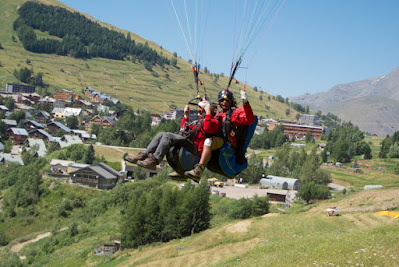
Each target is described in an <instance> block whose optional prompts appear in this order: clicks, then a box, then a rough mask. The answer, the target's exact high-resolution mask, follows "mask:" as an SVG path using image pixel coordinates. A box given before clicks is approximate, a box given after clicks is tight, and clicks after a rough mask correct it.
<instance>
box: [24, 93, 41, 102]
mask: <svg viewBox="0 0 399 267" xmlns="http://www.w3.org/2000/svg"><path fill="white" fill-rule="evenodd" d="M21 95H22V97H23V98H25V99H28V100H29V101H31V102H33V103H34V104H37V103H39V101H40V99H41V98H42V97H41V96H40V95H39V94H38V93H21Z"/></svg>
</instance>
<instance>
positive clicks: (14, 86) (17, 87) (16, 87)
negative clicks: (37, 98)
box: [5, 83, 36, 93]
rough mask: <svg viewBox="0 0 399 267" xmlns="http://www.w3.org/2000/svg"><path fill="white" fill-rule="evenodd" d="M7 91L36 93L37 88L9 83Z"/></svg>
mask: <svg viewBox="0 0 399 267" xmlns="http://www.w3.org/2000/svg"><path fill="white" fill-rule="evenodd" d="M5 91H7V92H10V93H35V92H36V87H35V86H31V85H24V84H17V83H7V84H6V90H5Z"/></svg>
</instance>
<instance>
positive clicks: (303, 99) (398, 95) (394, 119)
mask: <svg viewBox="0 0 399 267" xmlns="http://www.w3.org/2000/svg"><path fill="white" fill-rule="evenodd" d="M290 101H292V102H295V103H299V104H302V105H308V106H309V107H311V108H312V109H314V110H322V111H324V112H331V113H334V114H336V115H338V116H339V117H341V118H342V119H344V120H346V121H349V120H350V121H352V122H354V123H355V124H356V125H358V126H359V127H360V128H361V129H362V130H364V131H368V132H370V133H376V134H378V135H386V134H392V133H393V132H395V131H397V130H399V116H398V114H399V68H396V69H394V70H393V71H392V72H391V73H389V74H387V75H383V76H379V77H375V78H371V79H367V80H363V81H357V82H353V83H348V84H340V85H336V86H334V87H333V88H331V89H330V90H329V91H327V92H323V93H317V94H306V95H302V96H297V97H291V98H290Z"/></svg>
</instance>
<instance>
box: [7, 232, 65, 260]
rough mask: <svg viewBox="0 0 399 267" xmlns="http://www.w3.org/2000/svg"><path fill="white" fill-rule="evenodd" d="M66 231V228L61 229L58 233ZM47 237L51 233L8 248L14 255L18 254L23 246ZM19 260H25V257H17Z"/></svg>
mask: <svg viewBox="0 0 399 267" xmlns="http://www.w3.org/2000/svg"><path fill="white" fill-rule="evenodd" d="M66 229H68V227H63V228H61V229H60V232H61V231H65V230H66ZM49 236H51V232H46V233H43V234H40V235H37V236H36V237H35V238H33V239H31V240H28V241H25V242H21V243H17V244H15V245H13V246H12V247H11V248H10V250H11V251H12V252H14V253H18V252H19V251H21V249H22V248H23V247H24V246H25V245H27V244H30V243H35V242H37V241H39V240H41V239H43V238H46V237H49ZM19 258H20V259H21V260H23V259H25V258H26V257H25V256H24V255H19Z"/></svg>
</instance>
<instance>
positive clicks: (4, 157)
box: [0, 152, 24, 165]
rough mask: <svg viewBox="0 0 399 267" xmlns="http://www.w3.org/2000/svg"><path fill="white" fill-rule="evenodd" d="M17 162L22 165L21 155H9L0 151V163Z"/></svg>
mask: <svg viewBox="0 0 399 267" xmlns="http://www.w3.org/2000/svg"><path fill="white" fill-rule="evenodd" d="M9 162H12V163H17V164H19V165H24V162H23V161H22V159H21V157H19V156H14V155H11V154H10V153H1V152H0V165H7V163H9Z"/></svg>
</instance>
